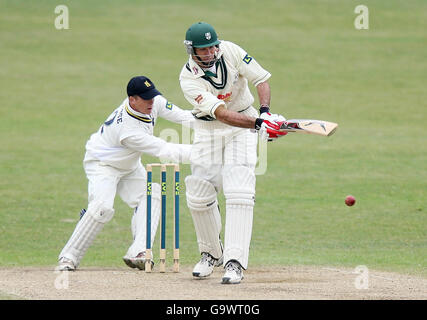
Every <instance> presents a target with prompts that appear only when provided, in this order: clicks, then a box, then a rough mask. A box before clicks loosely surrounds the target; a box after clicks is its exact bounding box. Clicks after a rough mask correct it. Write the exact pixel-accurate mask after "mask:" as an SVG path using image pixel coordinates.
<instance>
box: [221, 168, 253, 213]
mask: <svg viewBox="0 0 427 320" xmlns="http://www.w3.org/2000/svg"><path fill="white" fill-rule="evenodd" d="M255 181H256V179H255V174H254V172H253V170H251V169H249V168H248V167H245V166H236V167H233V168H231V169H230V170H227V171H226V172H224V173H223V188H224V195H225V198H226V202H227V204H241V205H252V206H253V205H254V201H255Z"/></svg>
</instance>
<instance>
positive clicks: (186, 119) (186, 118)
mask: <svg viewBox="0 0 427 320" xmlns="http://www.w3.org/2000/svg"><path fill="white" fill-rule="evenodd" d="M156 108H157V110H158V111H157V112H158V116H159V117H161V118H164V119H166V120H168V121H171V122H175V123H179V124H182V125H184V126H186V127H191V126H192V123H193V122H194V116H193V114H192V113H191V110H183V109H181V108H180V107H178V106H177V105H175V104H173V103H172V102H170V101H168V100H166V98H164V97H159V99H158V101H156Z"/></svg>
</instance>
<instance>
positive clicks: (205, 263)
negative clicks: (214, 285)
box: [193, 252, 218, 278]
mask: <svg viewBox="0 0 427 320" xmlns="http://www.w3.org/2000/svg"><path fill="white" fill-rule="evenodd" d="M217 262H218V259H215V258H214V257H212V256H211V255H210V254H209V253H207V252H202V258H201V259H200V261H199V262H198V263H197V264H196V265H195V266H194V269H193V277H195V278H206V277H209V276H210V275H211V274H212V272H213V269H214V267H215V265H216V263H217Z"/></svg>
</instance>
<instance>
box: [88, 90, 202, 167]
mask: <svg viewBox="0 0 427 320" xmlns="http://www.w3.org/2000/svg"><path fill="white" fill-rule="evenodd" d="M157 117H162V118H165V119H167V120H169V121H172V122H175V123H187V124H188V122H191V121H194V117H193V115H192V114H191V112H190V111H189V110H182V109H180V108H179V107H178V106H176V105H174V104H172V103H170V102H168V101H167V100H166V99H165V98H164V97H163V96H160V95H158V96H156V97H155V98H154V103H153V109H152V112H151V114H150V115H148V114H142V113H140V112H137V111H135V110H133V109H132V108H131V107H130V106H129V99H128V98H126V99H125V100H124V101H123V102H122V104H121V105H120V106H119V107H118V108H117V109H116V110H114V111H113V113H112V114H111V115H110V116H109V117H108V118H107V120H106V121H105V122H104V123H103V124H102V125H101V127H100V128H99V130H98V131H97V132H96V133H94V134H92V135H91V137H90V139H89V140H88V142H87V143H86V155H85V159H84V160H85V161H89V160H99V161H101V162H103V163H105V164H107V165H110V166H113V167H115V168H118V169H123V170H133V169H135V168H136V167H137V166H138V165H139V163H140V161H141V155H142V154H143V153H147V154H150V155H152V156H155V157H159V158H168V159H170V160H171V161H173V162H188V161H189V157H190V152H191V145H188V144H175V143H168V142H166V141H164V140H162V139H160V138H158V137H155V136H153V128H154V124H155V122H156V118H157Z"/></svg>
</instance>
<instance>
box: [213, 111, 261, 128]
mask: <svg viewBox="0 0 427 320" xmlns="http://www.w3.org/2000/svg"><path fill="white" fill-rule="evenodd" d="M215 117H216V119H217V120H219V121H221V122H224V123H226V124H228V125H230V126H233V127H239V128H250V129H253V128H255V121H256V118H253V117H248V116H247V115H244V114H242V113H239V112H236V111H229V110H227V109H226V108H225V107H223V106H220V107H218V108H217V109H216V110H215Z"/></svg>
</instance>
